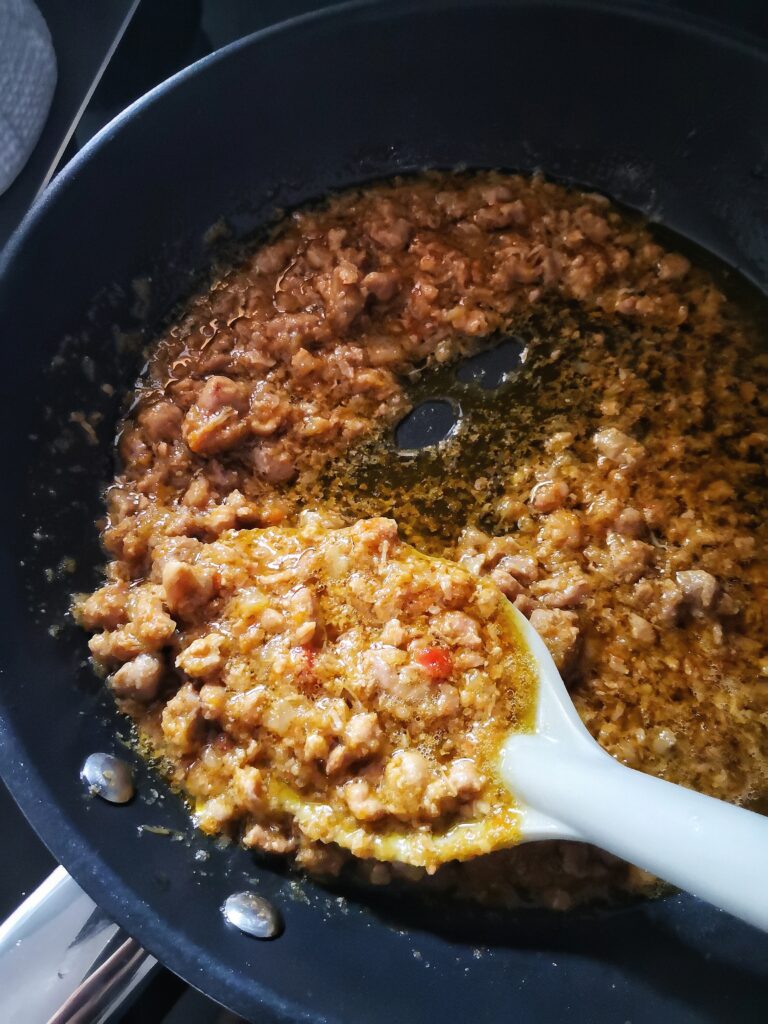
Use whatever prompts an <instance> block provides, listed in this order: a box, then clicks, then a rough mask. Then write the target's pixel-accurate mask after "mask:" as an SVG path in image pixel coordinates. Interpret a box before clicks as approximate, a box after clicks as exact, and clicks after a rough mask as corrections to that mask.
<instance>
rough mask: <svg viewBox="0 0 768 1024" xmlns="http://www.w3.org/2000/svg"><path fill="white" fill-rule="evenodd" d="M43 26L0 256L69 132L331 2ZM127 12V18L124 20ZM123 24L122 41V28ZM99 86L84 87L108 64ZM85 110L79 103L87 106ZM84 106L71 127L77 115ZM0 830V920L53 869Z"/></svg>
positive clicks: (760, 7) (167, 978)
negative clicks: (30, 130) (34, 131)
mask: <svg viewBox="0 0 768 1024" xmlns="http://www.w3.org/2000/svg"><path fill="white" fill-rule="evenodd" d="M37 3H38V6H39V7H40V9H41V11H42V12H43V14H44V16H45V17H46V20H47V21H48V24H49V28H50V30H51V34H52V37H53V40H54V47H55V49H56V53H57V60H58V65H59V83H58V86H57V94H56V99H55V101H54V107H53V108H52V111H51V115H50V117H49V121H48V124H47V125H46V129H45V131H44V133H43V137H42V138H41V141H40V143H39V144H38V148H37V149H36V151H35V153H34V154H33V156H32V158H31V159H30V162H29V164H28V165H27V168H25V170H24V172H22V175H21V176H20V178H19V179H18V180H17V182H16V183H15V184H14V185H13V186H12V188H11V189H10V190H9V191H8V192H7V193H6V194H5V195H4V196H2V197H0V247H2V245H3V243H4V242H5V240H6V238H7V236H8V234H9V233H10V231H11V230H12V228H13V227H14V226H15V224H16V223H18V221H19V220H20V219H21V216H23V213H24V212H25V210H26V209H27V207H28V206H29V204H30V203H31V201H32V200H33V198H34V196H35V194H36V192H37V191H38V189H39V187H40V186H41V185H42V184H43V183H44V181H45V179H46V178H47V176H48V170H49V168H50V167H51V165H52V163H53V162H54V161H55V158H56V154H57V153H58V152H59V150H60V148H61V145H62V142H63V141H64V140H65V139H66V136H67V131H68V128H70V127H71V126H72V125H73V124H74V122H75V121H77V124H76V127H75V129H74V133H73V134H72V137H71V139H70V141H69V142H68V143H67V145H66V148H65V150H64V153H63V156H62V157H61V159H60V160H59V161H58V163H57V165H56V166H57V167H58V168H59V169H60V167H61V166H63V165H64V163H66V161H67V160H68V159H69V158H71V156H72V155H73V154H74V153H75V152H76V151H77V149H78V148H80V147H81V146H82V145H84V144H85V142H87V141H88V139H89V138H90V137H91V136H92V135H93V134H95V132H96V131H98V130H99V129H100V128H101V127H102V126H103V125H104V124H106V123H107V121H109V120H111V118H113V117H114V116H115V115H116V114H118V113H119V112H120V111H121V110H123V109H124V108H125V107H126V106H127V105H128V104H129V103H130V102H132V101H133V100H134V99H135V98H137V97H138V96H140V95H141V94H142V93H144V92H146V91H147V90H148V89H150V88H151V87H152V86H154V85H155V84H157V83H158V82H160V81H162V80H163V79H165V78H167V77H168V76H169V75H171V74H173V73H174V72H176V71H178V70H180V69H181V68H183V67H185V66H186V65H188V64H190V63H192V62H193V61H195V60H197V59H199V58H200V57H202V56H205V54H207V53H210V52H212V51H213V50H215V49H218V48H219V47H221V46H224V45H226V44H227V43H229V42H231V41H232V40H234V39H237V38H239V37H240V36H243V35H246V34H248V33H250V32H253V31H255V30H257V29H259V28H262V27H264V26H266V25H269V24H272V23H274V22H276V21H279V20H282V19H284V18H289V17H293V16H295V15H297V14H302V13H305V12H307V11H310V10H313V9H316V8H320V7H324V6H329V5H330V0H326V2H319V0H314V2H312V0H141V2H140V3H139V4H138V7H137V8H136V10H135V12H133V8H134V7H135V0H100V2H99V4H98V5H96V6H95V7H94V5H93V3H92V0H37ZM656 6H659V7H663V6H667V7H671V8H675V9H677V10H684V11H692V12H695V13H697V14H700V15H704V16H705V17H708V18H711V19H715V20H717V21H720V22H721V23H724V24H727V25H728V27H729V28H730V29H734V28H735V29H736V30H737V31H740V32H745V33H747V34H750V35H753V36H755V35H756V36H761V37H762V38H763V39H764V40H768V17H767V16H766V9H765V6H764V3H763V0H727V2H726V0H667V2H666V3H664V2H663V0H660V2H659V3H657V4H656ZM132 12H133V13H132ZM128 18H130V19H131V20H130V21H129V23H128V27H127V28H126V29H125V31H124V34H122V36H121V30H122V29H123V27H124V23H125V21H126V19H128ZM117 39H119V42H118V43H117V46H116V48H115V50H114V54H113V55H112V56H111V59H109V62H108V64H107V66H106V70H105V71H104V73H103V75H102V77H101V79H100V81H99V83H98V85H97V86H96V88H95V90H94V91H93V93H92V95H90V97H88V94H89V91H90V88H89V86H90V83H92V82H93V80H94V78H96V77H97V76H98V72H99V69H100V68H101V66H102V65H103V63H104V62H105V61H106V60H107V58H108V57H109V52H110V49H111V47H112V46H113V45H114V43H115V40H117ZM86 101H87V102H86ZM83 103H85V109H84V111H83V112H82V116H80V118H79V120H77V114H78V112H79V110H80V108H81V107H82V105H83ZM0 823H2V832H3V835H4V836H6V837H8V836H12V837H13V841H12V842H7V841H6V842H4V843H0V920H2V918H4V917H5V916H7V914H9V913H10V912H11V911H12V910H13V909H14V908H15V907H16V906H17V905H18V903H19V902H20V901H21V900H22V899H23V898H24V897H25V896H26V895H28V893H29V892H30V891H31V890H32V889H34V888H35V887H36V886H37V885H38V884H39V882H41V881H42V880H43V878H45V876H46V875H47V874H48V873H49V872H50V871H51V870H52V869H53V868H54V867H55V861H54V860H53V858H52V857H51V855H50V854H49V853H48V851H47V850H46V849H45V848H44V847H43V845H42V844H41V843H40V841H39V840H38V839H37V837H36V836H35V834H34V833H33V832H32V831H31V829H30V828H29V826H28V825H27V824H26V821H25V820H24V818H23V817H22V815H21V814H20V813H19V811H18V809H17V808H16V806H15V804H14V803H13V801H12V800H11V798H10V797H9V795H8V793H7V791H6V790H5V788H4V787H3V786H2V784H0ZM235 1021H236V1018H234V1017H233V1016H232V1015H231V1014H229V1013H227V1012H226V1011H224V1010H222V1009H221V1008H219V1007H217V1006H216V1005H214V1004H213V1003H212V1002H210V1001H209V1000H207V999H205V998H204V997H203V996H201V995H199V994H198V993H197V992H194V991H193V990H192V989H190V988H189V987H188V986H186V985H185V984H184V983H183V982H181V981H180V980H179V979H177V978H175V977H174V976H173V975H172V974H170V972H168V971H165V970H161V971H158V972H157V973H156V975H155V976H154V977H153V979H152V981H151V982H150V984H149V985H148V986H147V988H146V989H145V990H144V992H143V993H142V994H141V995H140V996H139V998H138V999H137V1001H136V1002H135V1003H134V1005H133V1006H132V1007H131V1008H130V1009H129V1010H127V1011H126V1012H125V1013H124V1014H123V1015H122V1016H121V1018H120V1022H119V1024H233V1022H235ZM116 1024H117V1022H116Z"/></svg>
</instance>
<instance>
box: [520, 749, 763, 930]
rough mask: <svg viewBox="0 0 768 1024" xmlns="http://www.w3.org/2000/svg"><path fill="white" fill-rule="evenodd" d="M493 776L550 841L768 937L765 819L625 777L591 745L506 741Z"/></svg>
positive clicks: (626, 772)
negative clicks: (574, 843)
mask: <svg viewBox="0 0 768 1024" xmlns="http://www.w3.org/2000/svg"><path fill="white" fill-rule="evenodd" d="M502 774H503V775H504V778H505V781H506V782H507V784H508V785H509V787H510V789H511V790H512V791H513V792H514V793H515V796H516V797H517V798H518V799H519V800H520V801H521V802H523V803H524V804H525V805H526V806H527V807H528V808H530V809H531V810H532V811H534V813H535V816H536V817H537V818H540V816H541V815H542V814H544V815H546V817H547V818H549V819H552V821H553V826H554V827H553V832H557V831H560V834H561V835H562V836H565V837H568V838H573V837H574V833H576V837H577V838H579V839H582V840H584V841H585V842H589V843H593V844H594V845H596V846H599V847H601V848H602V849H604V850H607V851H609V852H610V853H613V854H616V855H617V856H618V857H621V858H623V859H624V860H627V861H630V862H631V863H633V864H636V865H638V866H639V867H642V868H645V869H646V870H647V871H651V872H653V874H654V875H658V876H659V877H660V878H663V879H665V880H666V881H667V882H671V883H672V884H673V885H676V886H678V887H679V888H681V889H685V890H687V891H688V892H691V893H693V894H694V895H696V896H699V897H701V898H702V899H704V900H707V901H708V902H709V903H713V904H714V905H715V906H717V907H720V908H721V909H722V910H727V911H728V912H729V913H731V914H734V915H735V916H736V917H739V918H741V919H742V920H744V921H748V922H749V923H750V924H753V925H755V926H756V927H757V928H761V929H763V930H765V931H768V817H764V816H763V815H761V814H756V813H754V812H753V811H747V810H744V809H743V808H740V807H734V806H732V805H731V804H727V803H725V802H724V801H722V800H716V799H714V798H713V797H708V796H703V795H702V794H700V793H695V792H693V791H692V790H690V789H685V788H684V787H682V786H676V785H674V784H673V783H671V782H664V781H663V780H662V779H657V778H654V777H653V776H651V775H645V774H643V772H639V771H635V770H634V769H632V768H626V767H624V766H623V765H621V764H619V763H618V762H617V761H615V760H614V759H613V758H612V757H610V756H609V755H608V754H606V753H605V752H604V751H602V750H601V749H600V748H598V747H597V746H596V745H595V748H594V749H589V748H586V749H583V750H578V749H577V750H575V751H571V750H568V749H567V748H566V745H565V744H561V743H559V742H558V741H557V740H555V739H552V738H550V737H547V736H543V735H519V736H515V737H513V738H511V739H510V740H509V741H508V742H507V744H506V747H505V750H504V754H503V759H502ZM536 812H538V813H537V814H536ZM523 834H525V824H523Z"/></svg>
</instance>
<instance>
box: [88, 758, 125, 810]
mask: <svg viewBox="0 0 768 1024" xmlns="http://www.w3.org/2000/svg"><path fill="white" fill-rule="evenodd" d="M80 778H81V779H82V780H83V782H84V783H85V784H86V785H87V787H88V791H89V793H94V794H95V795H96V796H100V797H101V798H102V800H106V801H108V803H111V804H127V803H128V801H129V800H131V799H133V795H134V793H135V792H136V787H135V786H134V784H133V772H132V771H131V768H130V766H129V765H127V764H126V763H125V761H121V760H120V758H119V757H115V756H114V755H113V754H91V755H90V756H89V757H87V758H86V760H85V763H84V764H83V767H82V768H81V770H80Z"/></svg>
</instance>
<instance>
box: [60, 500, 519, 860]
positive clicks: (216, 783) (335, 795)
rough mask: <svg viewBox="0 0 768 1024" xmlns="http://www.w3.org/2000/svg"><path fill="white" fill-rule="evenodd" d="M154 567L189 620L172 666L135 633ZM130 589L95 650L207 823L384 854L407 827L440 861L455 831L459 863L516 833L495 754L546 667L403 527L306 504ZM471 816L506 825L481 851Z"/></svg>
mask: <svg viewBox="0 0 768 1024" xmlns="http://www.w3.org/2000/svg"><path fill="white" fill-rule="evenodd" d="M154 580H160V581H161V583H160V590H159V593H160V594H161V597H162V600H163V603H164V604H165V606H166V607H167V608H168V609H169V610H171V612H172V614H173V616H174V621H175V631H174V634H173V637H172V640H171V643H170V645H169V647H168V648H167V649H166V652H165V660H164V658H163V656H161V655H159V654H157V653H152V654H147V653H141V654H134V652H133V650H131V649H129V648H127V646H126V643H125V640H124V637H125V635H126V634H130V635H140V634H141V632H142V630H143V629H144V621H143V618H142V616H143V608H144V606H145V604H146V603H147V602H149V603H152V604H154V602H155V601H156V599H157V595H158V584H157V583H155V582H153V581H154ZM113 593H114V590H113V584H107V585H106V586H105V587H104V589H103V591H102V592H101V594H103V596H104V598H105V600H106V601H111V600H112V596H113ZM132 594H133V600H132V602H131V605H130V608H128V611H127V614H128V616H129V618H128V620H127V621H126V622H124V623H122V624H121V625H120V626H119V627H118V628H116V629H109V628H105V629H104V631H103V632H101V633H97V634H96V635H94V636H93V637H92V639H91V648H92V650H93V651H94V655H95V657H96V658H97V661H98V662H99V664H100V665H101V666H102V667H103V668H104V669H105V670H107V671H110V670H114V671H112V674H111V675H110V676H109V685H110V686H111V687H112V690H113V692H114V693H115V695H116V696H117V697H119V698H120V699H121V700H122V701H123V706H124V707H125V708H126V709H128V710H132V711H133V713H134V714H136V715H138V716H140V717H141V718H142V721H143V726H144V728H145V729H148V730H151V732H152V736H153V744H154V748H155V751H156V752H158V753H161V754H163V755H164V756H165V757H166V758H167V759H168V761H169V762H170V763H171V764H172V765H174V766H175V767H174V774H175V776H176V778H177V781H178V782H179V784H182V785H184V787H185V789H186V790H187V792H188V793H189V795H190V796H191V797H192V798H193V799H194V800H195V801H196V806H197V810H196V821H197V824H198V825H199V826H200V828H202V829H203V830H204V831H206V832H213V833H215V832H220V831H221V830H222V829H223V828H225V827H228V828H236V829H237V830H238V832H239V833H240V834H241V835H242V836H243V842H244V843H245V845H246V846H263V843H264V841H265V839H267V838H268V841H269V849H275V842H276V840H277V839H279V840H280V843H281V848H282V849H283V850H284V851H287V850H289V849H294V848H295V847H296V846H297V845H298V844H299V843H300V842H304V843H306V842H307V841H319V840H322V841H323V842H331V841H334V840H335V841H336V842H339V843H341V844H342V845H344V846H345V847H347V848H349V849H351V850H352V851H353V852H354V853H355V854H356V855H357V856H359V857H365V856H376V857H377V858H379V859H383V860H387V859H394V853H393V852H392V851H391V850H390V849H388V846H387V844H388V843H390V837H391V836H392V835H393V834H396V835H402V834H403V833H404V829H403V825H405V826H407V829H406V830H405V831H406V832H407V831H408V830H410V831H411V832H412V833H414V834H417V841H416V843H415V845H414V847H413V849H412V850H411V852H410V853H409V856H408V858H407V859H408V862H409V863H413V864H415V865H417V866H423V867H427V868H430V869H432V870H434V868H435V867H436V866H437V865H438V864H439V863H440V862H441V861H442V860H444V859H445V857H446V854H445V849H446V842H449V843H451V845H450V852H451V854H452V856H460V857H461V856H465V855H466V854H465V853H464V850H465V849H467V850H474V851H476V850H484V851H485V852H488V851H490V850H492V849H493V848H494V847H495V846H497V845H498V844H499V842H502V843H508V842H509V841H510V840H511V839H513V838H514V832H515V828H516V814H515V811H514V806H513V802H512V799H511V797H510V795H509V794H508V792H506V790H505V789H504V787H503V785H501V784H500V783H499V782H498V779H497V771H496V768H495V762H496V759H497V757H498V751H499V748H500V745H501V743H502V741H503V739H504V737H505V736H506V735H507V734H508V732H509V730H510V729H514V728H523V727H527V726H528V725H530V723H531V722H532V720H533V708H534V702H535V693H536V681H535V669H534V667H533V664H532V662H531V660H530V657H529V655H528V653H527V650H526V648H525V646H524V644H523V643H522V641H521V640H520V638H519V635H518V634H517V632H516V630H515V627H514V623H513V622H510V618H509V614H508V612H506V611H505V607H506V608H508V607H509V606H508V605H507V603H506V601H504V599H503V598H501V597H500V595H499V592H498V591H497V590H496V588H495V587H493V586H492V585H490V584H489V583H488V582H482V581H481V580H479V579H478V578H477V577H474V576H473V575H472V574H470V573H468V572H467V571H466V570H465V569H463V568H461V567H460V566H458V565H456V564H454V563H452V562H447V561H444V560H438V559H434V558H426V557H424V556H423V555H421V554H419V553H418V552H416V551H415V550H414V549H413V548H409V547H408V546H406V545H404V544H403V543H402V542H401V541H400V540H399V538H398V536H397V524H396V523H395V522H394V521H393V520H391V519H382V518H378V519H365V520H361V521H360V522H358V523H356V524H355V525H354V526H352V527H346V528H336V529H333V528H331V527H330V526H329V525H328V524H324V523H323V521H322V518H321V517H320V516H318V515H317V513H305V514H304V515H303V516H302V517H300V523H299V527H298V528H297V529H285V528H282V527H269V528H267V529H264V530H232V531H228V532H226V533H224V534H222V536H221V537H220V538H219V539H218V540H217V541H214V542H212V543H208V544H205V543H202V542H197V543H196V544H194V545H186V546H185V548H184V551H183V552H180V551H179V550H178V544H177V543H176V542H175V539H174V538H158V540H157V543H156V544H155V546H154V547H153V549H152V567H151V570H150V574H149V579H148V580H146V581H143V582H139V583H137V584H136V585H135V586H134V587H133V588H132ZM142 595H146V601H144V600H143V599H142ZM99 596H100V595H99V594H98V593H97V594H96V595H93V596H92V597H90V598H88V599H87V601H85V602H84V603H83V605H81V606H80V607H81V609H82V611H81V612H79V614H81V615H82V616H89V615H90V611H88V610H87V609H91V608H92V607H93V604H94V603H98V601H99ZM134 613H135V614H136V615H137V619H138V621H137V620H134V619H132V618H131V617H130V616H131V615H132V614H134ZM88 621H91V622H92V619H90V618H89V619H88ZM109 624H111V623H109ZM116 666H119V667H116ZM172 672H173V675H172V676H171V678H170V682H169V686H168V687H167V688H166V691H165V694H164V696H165V698H166V699H165V700H156V698H157V696H158V692H159V688H160V686H161V682H162V680H163V677H164V676H166V675H168V676H170V675H171V673H172ZM180 680H181V686H179V685H178V684H179V681H180ZM148 705H151V710H149V709H148V707H147V706H148ZM294 809H299V810H300V812H301V813H295V812H294ZM472 823H475V824H478V825H479V824H482V825H485V824H486V823H489V825H490V830H489V831H488V833H487V834H486V835H484V836H483V835H481V834H480V832H479V831H478V836H477V839H476V840H475V841H474V842H473V843H472V844H471V846H468V845H467V844H466V840H465V838H464V837H466V835H467V826H468V825H470V824H472ZM363 826H364V827H363ZM453 826H457V828H456V829H455V830H454V831H453V832H451V831H450V830H451V828H452V827H453ZM345 837H346V838H345ZM438 837H439V844H440V845H439V848H438V845H437V844H438ZM433 840H434V841H433ZM390 845H391V844H390ZM395 852H399V848H398V850H397V851H395ZM400 859H403V858H402V857H401V858H400Z"/></svg>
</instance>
